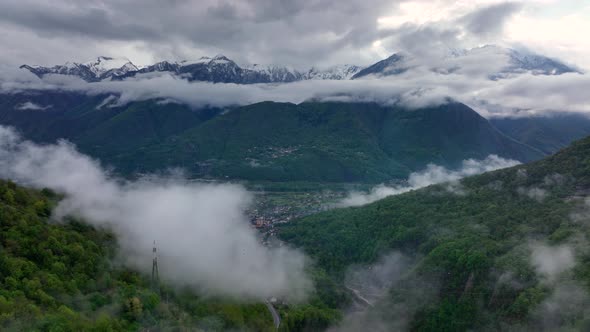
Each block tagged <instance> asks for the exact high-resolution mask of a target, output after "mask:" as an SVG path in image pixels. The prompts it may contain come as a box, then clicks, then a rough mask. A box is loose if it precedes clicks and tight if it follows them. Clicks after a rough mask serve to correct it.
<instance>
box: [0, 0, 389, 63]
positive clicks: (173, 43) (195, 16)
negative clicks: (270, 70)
mask: <svg viewBox="0 0 590 332" xmlns="http://www.w3.org/2000/svg"><path fill="white" fill-rule="evenodd" d="M396 6H397V2H396V1H387V0H376V1H360V0H346V1H336V0H327V1H320V0H301V1H286V0H278V1H277V0H246V1H231V0H222V1H214V0H197V1H192V0H177V1H168V2H163V1H156V0H128V1H102V2H99V3H95V4H92V5H89V4H88V3H87V2H81V1H80V2H75V1H65V0H55V1H52V2H51V3H47V2H43V1H39V0H24V1H14V0H7V1H2V2H0V24H2V23H4V24H7V23H9V24H11V25H12V26H13V27H16V28H18V29H23V28H24V29H28V30H29V31H32V32H33V33H34V34H36V35H37V36H43V37H45V38H46V37H49V36H51V37H53V38H72V37H76V36H78V37H80V36H83V37H85V38H88V39H90V40H89V42H92V40H95V41H97V40H98V41H100V40H114V41H129V42H141V43H148V44H155V45H154V46H153V49H154V50H158V49H160V50H161V53H163V54H164V55H165V56H168V55H169V54H170V53H172V54H173V55H178V54H174V53H177V52H179V49H182V48H187V47H188V48H196V49H199V50H207V51H210V52H224V53H227V55H229V56H231V57H233V58H237V59H238V60H245V59H252V60H255V61H264V62H281V63H291V64H298V63H306V62H309V61H311V59H318V58H321V59H324V58H327V57H329V56H331V55H332V54H333V53H335V52H338V51H346V52H358V48H360V47H364V46H367V45H370V44H371V43H372V42H373V41H374V39H375V38H376V37H377V36H378V35H379V34H380V32H379V31H378V26H377V20H376V19H377V17H378V16H379V15H381V14H382V13H383V12H384V11H388V10H392V9H394V8H395V7H396ZM26 43H27V42H26V41H24V40H23V45H24V46H23V47H25V46H26ZM185 53H186V52H185ZM161 55H162V54H159V55H158V54H156V57H158V56H161ZM183 55H186V54H183ZM201 55H203V54H195V55H194V56H195V57H200V56H201Z"/></svg>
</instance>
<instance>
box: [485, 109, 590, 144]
mask: <svg viewBox="0 0 590 332" xmlns="http://www.w3.org/2000/svg"><path fill="white" fill-rule="evenodd" d="M490 123H491V124H492V125H494V126H495V127H496V128H498V129H499V130H500V131H502V132H504V133H505V134H506V135H508V136H510V137H513V138H515V139H517V140H519V141H520V142H523V143H525V144H527V145H530V146H532V147H535V148H536V149H538V150H541V151H543V152H545V153H555V152H557V151H558V150H560V149H563V148H565V147H566V146H568V145H569V144H570V143H571V142H573V141H574V140H578V139H580V138H583V137H586V136H588V135H590V118H589V117H588V116H586V115H584V114H576V113H555V114H547V115H539V116H530V117H522V118H491V119H490Z"/></svg>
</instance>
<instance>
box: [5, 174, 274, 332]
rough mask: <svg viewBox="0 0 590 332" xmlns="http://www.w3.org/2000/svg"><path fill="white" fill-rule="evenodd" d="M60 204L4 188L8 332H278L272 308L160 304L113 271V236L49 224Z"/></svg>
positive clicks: (139, 279) (145, 285) (143, 285)
mask: <svg viewBox="0 0 590 332" xmlns="http://www.w3.org/2000/svg"><path fill="white" fill-rule="evenodd" d="M54 199H55V196H54V194H53V193H51V192H50V191H48V190H44V191H42V192H36V191H33V190H28V189H24V188H22V187H19V186H17V185H15V184H14V183H11V182H5V181H2V182H0V330H3V331H4V330H8V331H25V330H40V331H124V330H125V331H127V330H138V329H140V328H159V329H165V328H175V327H176V328H182V327H184V328H193V329H194V328H198V329H202V330H221V329H240V330H252V331H265V330H268V331H271V330H273V327H272V319H271V316H270V313H269V312H268V310H267V308H266V307H265V305H264V304H239V303H234V302H232V301H228V300H215V299H203V298H199V297H198V296H196V295H195V294H194V293H193V292H191V291H190V290H182V291H180V292H176V291H173V290H172V289H167V288H165V289H163V291H162V293H161V294H162V296H160V294H158V292H155V291H152V290H151V289H150V285H149V280H146V279H145V278H144V277H143V276H142V275H140V274H138V273H136V272H133V271H129V270H125V269H123V268H117V267H116V266H113V265H112V263H111V262H112V261H113V260H112V258H113V255H114V253H115V250H116V245H115V239H114V238H113V236H112V235H111V234H109V233H108V232H104V231H99V230H96V229H94V228H92V227H90V226H87V225H85V224H83V223H80V222H78V221H75V220H70V221H69V222H68V223H66V224H52V223H50V222H48V221H47V220H48V216H49V214H50V208H51V205H52V203H51V202H52V201H53V200H54ZM146 264H150V262H146ZM164 294H165V295H164Z"/></svg>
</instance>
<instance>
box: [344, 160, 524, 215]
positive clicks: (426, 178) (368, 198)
mask: <svg viewBox="0 0 590 332" xmlns="http://www.w3.org/2000/svg"><path fill="white" fill-rule="evenodd" d="M518 164H519V162H518V161H515V160H510V159H504V158H500V157H498V156H496V155H490V156H488V157H487V158H486V159H484V160H474V159H468V160H465V161H463V165H462V167H461V168H460V169H458V170H448V169H446V168H444V167H442V166H438V165H433V164H430V165H428V167H427V168H426V169H425V170H423V171H420V172H415V173H412V174H410V177H409V178H408V180H407V184H404V185H399V186H386V185H383V184H382V185H379V186H377V187H375V188H373V189H371V191H370V192H369V193H362V192H352V193H350V194H349V195H348V197H346V198H344V199H343V200H341V201H340V202H338V203H336V204H335V206H336V207H347V206H360V205H365V204H369V203H372V202H375V201H378V200H380V199H383V198H385V197H388V196H393V195H399V194H402V193H405V192H408V191H410V190H415V189H419V188H423V187H427V186H429V185H432V184H437V183H443V182H450V183H449V186H447V190H448V191H449V192H451V193H454V194H465V192H464V191H463V189H462V188H461V187H460V185H459V184H457V183H456V181H458V180H460V179H462V178H464V177H466V176H471V175H476V174H480V173H484V172H489V171H493V170H496V169H501V168H506V167H511V166H515V165H518ZM454 182H455V183H454Z"/></svg>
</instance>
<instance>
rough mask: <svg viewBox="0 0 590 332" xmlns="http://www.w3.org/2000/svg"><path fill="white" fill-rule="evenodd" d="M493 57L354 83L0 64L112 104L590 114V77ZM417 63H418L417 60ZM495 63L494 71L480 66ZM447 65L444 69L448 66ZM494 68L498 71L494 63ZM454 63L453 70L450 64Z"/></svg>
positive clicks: (23, 87)
mask: <svg viewBox="0 0 590 332" xmlns="http://www.w3.org/2000/svg"><path fill="white" fill-rule="evenodd" d="M488 58H489V55H486V54H475V55H472V56H470V57H467V59H466V63H463V67H462V69H461V70H457V71H453V70H450V71H449V72H444V73H440V72H436V71H432V68H431V66H430V65H431V64H429V63H428V62H426V63H422V62H418V63H411V64H410V65H412V70H408V71H407V72H404V73H403V74H400V75H395V76H388V77H370V76H369V77H366V78H362V79H355V80H307V81H298V82H293V83H284V84H245V85H240V84H232V83H210V82H198V81H196V82H189V81H188V80H186V79H184V78H182V77H179V76H175V75H172V74H170V73H150V74H142V75H137V76H136V77H133V78H128V79H125V80H123V81H101V82H95V83H87V82H85V81H83V80H82V79H80V78H77V77H73V76H65V75H46V76H44V78H43V79H39V78H37V77H36V76H34V75H33V74H31V73H29V72H26V71H25V70H23V69H19V70H16V69H12V68H9V69H7V68H3V67H0V73H1V75H0V92H2V93H19V92H25V91H44V90H60V91H72V92H79V93H86V94H89V95H99V94H112V95H114V96H115V97H113V100H110V101H109V103H110V104H109V105H110V106H120V105H124V104H126V103H129V102H132V101H142V100H149V99H165V100H168V101H176V102H178V103H183V104H187V105H190V106H192V107H196V108H198V107H204V106H214V107H225V106H233V105H249V104H253V103H257V102H263V101H275V102H288V103H301V102H304V101H308V100H315V101H341V102H375V103H379V104H382V105H399V106H402V107H406V108H408V109H416V108H422V107H428V106H436V105H440V104H444V103H447V102H449V101H450V100H454V101H459V102H462V103H465V104H466V105H468V106H470V107H472V108H473V109H475V110H476V111H477V112H479V113H480V114H481V115H483V116H485V117H496V116H499V117H505V116H529V115H538V114H552V113H555V112H560V111H565V112H580V113H588V112H590V98H589V97H588V96H587V93H585V91H587V90H588V89H589V88H590V77H589V76H587V75H581V74H578V73H567V74H562V75H555V76H548V75H533V74H530V73H522V74H513V75H510V76H507V77H505V78H502V79H499V80H490V78H489V76H490V75H492V74H494V73H497V72H496V70H497V68H502V67H503V66H505V65H506V61H505V60H502V59H500V60H501V61H500V60H498V59H493V61H492V60H490V59H488ZM416 61H418V60H416ZM491 62H494V63H496V62H498V63H497V64H496V65H495V66H492V67H493V68H488V67H487V66H484V67H482V66H481V65H480V64H481V63H487V64H489V63H491ZM451 65H452V62H451V63H450V64H446V65H445V66H451ZM496 67H497V68H496ZM450 68H453V67H452V66H451V67H450Z"/></svg>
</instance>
